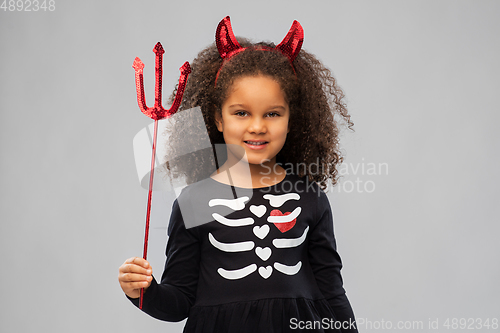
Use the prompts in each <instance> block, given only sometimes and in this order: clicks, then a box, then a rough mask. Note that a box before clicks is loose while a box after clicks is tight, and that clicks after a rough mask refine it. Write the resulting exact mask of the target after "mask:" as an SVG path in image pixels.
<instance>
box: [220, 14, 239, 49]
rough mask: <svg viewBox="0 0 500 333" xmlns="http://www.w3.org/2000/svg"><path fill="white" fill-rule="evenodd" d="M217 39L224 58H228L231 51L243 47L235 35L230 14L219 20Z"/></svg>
mask: <svg viewBox="0 0 500 333" xmlns="http://www.w3.org/2000/svg"><path fill="white" fill-rule="evenodd" d="M215 41H216V42H217V49H218V50H219V54H220V56H221V57H222V59H226V57H227V56H228V54H229V53H231V52H233V51H236V50H238V49H241V45H240V43H238V41H237V40H236V37H234V34H233V28H232V27H231V21H230V19H229V16H226V17H224V18H223V19H222V20H221V21H220V22H219V25H218V26H217V31H216V32H215Z"/></svg>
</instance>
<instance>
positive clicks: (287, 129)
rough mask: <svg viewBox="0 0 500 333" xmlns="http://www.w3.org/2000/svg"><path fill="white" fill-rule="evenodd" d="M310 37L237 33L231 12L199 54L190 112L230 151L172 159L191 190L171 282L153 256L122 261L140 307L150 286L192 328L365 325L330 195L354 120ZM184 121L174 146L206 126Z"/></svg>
mask: <svg viewBox="0 0 500 333" xmlns="http://www.w3.org/2000/svg"><path fill="white" fill-rule="evenodd" d="M302 40H303V31H302V27H301V26H300V24H299V23H298V22H296V21H295V22H294V24H293V25H292V28H291V29H290V31H289V33H288V34H287V36H286V37H285V39H284V40H283V41H282V42H281V43H280V44H278V45H277V46H276V45H275V44H273V43H264V42H261V43H257V44H253V43H251V42H249V41H248V40H246V39H243V38H238V39H236V38H235V37H234V35H233V33H232V29H231V25H230V21H229V17H226V18H224V19H223V20H222V21H221V22H220V23H219V26H218V28H217V33H216V43H215V44H214V45H211V46H209V47H207V48H206V49H205V50H203V51H202V52H201V53H200V54H199V55H198V57H197V58H196V59H195V60H194V61H193V63H192V74H191V76H190V77H189V81H188V84H187V88H186V91H185V93H184V97H183V104H182V108H183V109H187V108H191V107H194V106H199V107H200V108H201V110H202V113H203V116H204V120H205V124H206V131H207V132H208V135H209V137H210V140H211V143H212V144H213V145H214V147H215V146H217V145H218V144H225V147H226V149H224V153H225V156H223V157H221V156H220V154H216V156H215V158H213V157H212V156H213V154H210V152H208V154H205V153H206V152H199V153H198V154H192V155H188V156H184V158H183V159H181V160H177V161H175V163H169V164H168V165H167V168H168V169H169V171H170V172H171V174H172V175H173V176H175V177H179V176H182V177H184V178H185V179H186V180H187V181H188V182H189V183H191V185H189V186H188V187H186V188H185V189H184V190H183V191H182V193H181V194H180V196H179V198H178V199H177V200H176V201H175V202H174V204H173V207H172V215H171V217H170V223H169V227H168V234H169V239H168V243H167V250H166V255H167V261H166V264H165V270H164V272H163V275H162V278H161V281H160V283H158V282H157V281H156V280H155V278H154V277H153V276H152V268H151V266H150V265H149V263H148V262H147V261H145V260H143V259H142V258H137V257H134V258H130V259H128V260H127V261H125V263H124V264H123V265H122V266H121V267H120V269H119V282H120V285H121V287H122V289H123V291H124V292H125V294H126V295H127V297H128V298H129V299H130V300H131V301H132V302H133V303H134V304H135V305H136V306H138V304H139V295H140V289H141V288H145V289H146V290H145V293H144V304H143V311H144V312H146V313H148V314H150V315H151V316H153V317H155V318H158V319H161V320H167V321H181V320H183V319H185V318H186V317H187V318H188V320H187V322H186V326H185V328H184V332H296V331H308V332H357V329H356V325H355V318H354V314H353V311H352V309H351V305H350V303H349V301H348V299H347V297H346V294H345V290H344V289H343V286H342V278H341V274H340V270H341V267H342V263H341V260H340V257H339V255H338V253H337V251H336V243H335V238H334V234H333V216H332V213H331V208H330V205H329V202H328V199H327V197H326V195H325V193H324V192H323V190H324V189H325V188H326V186H327V182H328V181H330V182H331V183H332V184H333V185H335V184H336V181H337V176H338V174H337V167H338V165H339V164H340V163H341V162H342V156H341V153H340V149H339V146H338V139H339V126H338V125H339V124H338V122H339V121H343V123H345V124H347V126H348V127H349V128H351V127H352V126H353V123H352V122H351V120H350V116H349V114H348V113H347V109H346V107H345V104H344V103H343V100H342V99H343V97H344V94H343V92H342V90H341V89H340V88H339V87H338V86H337V84H336V81H335V79H334V78H333V77H332V76H331V74H330V71H329V70H328V69H326V68H325V67H324V66H323V65H322V64H321V63H320V62H319V61H318V60H317V59H316V58H315V57H314V56H313V55H312V54H310V53H307V52H306V51H304V50H301V46H302ZM174 95H175V91H174V94H173V95H172V96H174ZM335 116H337V118H335ZM176 126H180V125H175V126H174V128H171V130H172V131H173V133H174V135H172V136H170V137H171V138H172V139H171V141H170V148H169V149H170V152H175V149H176V148H175V147H176V146H178V144H179V143H181V142H184V143H185V141H186V140H197V135H202V134H203V131H204V130H205V129H194V130H191V132H190V133H189V135H186V133H185V132H181V131H180V129H179V128H175V127H176ZM175 133H178V134H175ZM176 140H177V141H176ZM202 164H203V165H207V164H208V165H213V169H212V170H210V173H207V171H204V170H207V169H206V168H200V167H199V166H200V165H202Z"/></svg>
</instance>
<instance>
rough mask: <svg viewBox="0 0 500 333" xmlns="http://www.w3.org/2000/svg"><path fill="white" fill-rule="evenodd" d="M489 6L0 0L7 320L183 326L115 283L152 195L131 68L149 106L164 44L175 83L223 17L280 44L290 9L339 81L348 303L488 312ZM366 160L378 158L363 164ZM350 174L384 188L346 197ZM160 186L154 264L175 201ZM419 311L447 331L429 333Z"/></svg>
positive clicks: (24, 325) (492, 25)
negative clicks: (137, 302) (141, 67)
mask: <svg viewBox="0 0 500 333" xmlns="http://www.w3.org/2000/svg"><path fill="white" fill-rule="evenodd" d="M499 13H500V2H498V1H307V2H303V1H286V2H285V1H283V2H278V1H252V2H250V1H246V2H239V1H225V2H224V1H175V2H174V1H143V2H138V1H106V2H105V1H56V10H55V11H53V12H49V11H47V12H31V13H30V12H9V11H3V10H1V11H0V42H1V43H0V73H1V74H0V89H1V90H0V91H1V98H0V109H1V113H0V117H1V118H0V129H1V130H0V135H1V140H0V149H1V150H0V151H1V164H0V167H1V173H0V182H1V183H0V191H1V215H0V216H1V224H0V250H1V251H0V253H1V275H0V282H1V283H0V295H1V297H0V331H1V332H138V331H139V330H141V331H143V332H181V330H182V327H183V323H165V322H160V321H157V320H155V319H152V318H150V317H148V316H147V315H145V314H143V313H141V312H140V311H139V310H138V309H136V308H135V307H134V306H132V304H130V302H129V301H128V300H126V298H125V297H124V296H123V293H122V291H121V289H120V287H119V285H118V282H117V274H118V267H119V266H120V265H121V264H122V262H123V261H124V260H125V259H126V258H128V257H131V256H141V255H142V242H143V232H144V220H145V210H146V196H147V191H145V190H144V189H142V188H141V187H140V185H139V182H138V179H137V175H136V171H135V164H134V159H133V152H132V138H133V136H134V135H135V134H136V133H137V132H138V131H139V130H141V129H142V128H143V127H144V126H146V125H148V124H149V123H150V119H149V118H147V117H146V116H144V115H143V114H142V113H141V112H140V111H139V108H138V107H137V102H136V95H135V84H134V71H133V69H132V62H133V60H134V58H135V57H136V56H139V57H140V58H141V59H142V60H143V61H144V63H145V64H146V67H145V85H146V96H147V103H148V104H150V105H151V104H152V103H153V96H154V91H153V86H154V53H153V52H152V51H151V50H152V48H153V46H154V45H155V43H156V42H157V41H161V42H162V43H163V45H164V48H165V50H166V53H165V56H164V95H168V93H169V91H171V90H172V88H173V87H174V85H175V83H176V82H177V80H178V77H179V72H178V68H179V67H180V66H181V65H182V64H183V62H184V61H186V60H189V61H191V60H192V59H193V58H194V57H195V56H196V54H197V52H198V51H200V50H201V49H202V48H203V47H205V46H206V45H208V44H210V43H212V42H213V39H214V32H215V28H216V26H217V23H218V22H219V20H220V19H222V18H223V17H224V16H225V15H230V16H231V20H232V22H233V28H234V31H235V33H236V35H241V36H245V37H249V38H252V39H254V40H255V41H259V40H270V41H274V42H279V41H281V39H282V38H283V37H284V36H285V34H286V32H287V31H288V29H289V27H290V25H291V23H292V21H293V20H294V19H297V20H298V21H299V22H300V23H301V24H302V26H303V27H304V30H305V41H304V46H303V47H304V48H305V49H307V50H308V51H311V52H313V53H314V54H316V55H318V57H319V58H320V59H321V60H322V61H323V62H324V63H325V64H326V65H327V66H328V67H329V68H331V69H332V71H333V73H334V75H335V77H336V78H337V79H338V82H339V84H340V85H341V86H342V88H343V89H344V90H345V92H346V95H347V102H348V106H349V107H350V112H351V113H352V119H353V121H354V122H355V129H356V132H354V133H352V132H349V131H346V132H344V134H343V138H342V139H343V144H342V146H343V149H344V150H345V155H346V160H345V163H346V165H347V166H348V167H350V168H351V169H350V170H351V171H350V172H349V173H348V174H346V175H345V176H344V177H343V178H342V181H341V183H340V187H338V188H336V189H333V190H332V191H330V193H329V197H330V199H331V203H332V208H333V211H334V214H335V231H336V235H337V240H338V247H339V252H340V254H341V256H342V258H343V261H344V263H345V266H344V269H343V276H344V281H345V288H346V289H347V292H348V296H349V298H350V300H351V303H352V306H353V308H354V310H355V313H356V315H357V317H358V318H365V319H366V320H369V321H372V322H379V325H380V323H381V322H382V320H385V321H386V322H387V321H391V322H392V323H393V324H394V325H396V323H397V322H398V321H420V320H421V321H423V322H424V324H425V327H424V329H420V330H411V329H408V330H404V331H418V332H425V331H432V332H436V331H443V332H444V331H447V330H446V329H445V328H444V327H442V326H441V325H442V324H443V323H444V321H445V320H446V318H473V319H476V318H482V319H483V320H485V319H486V318H490V320H491V318H499V317H500V312H499V310H500V304H499V301H498V299H499V297H500V285H499V283H498V281H499V277H500V264H499V262H498V253H499V250H500V248H499V245H498V235H499V231H500V227H499V224H498V213H499V204H498V198H499V193H498V185H499V176H498V174H497V172H496V171H497V166H498V164H499V158H498V155H497V152H498V140H499V135H498V133H497V127H498V124H499V121H498V120H499V116H498V111H499V107H498V105H497V96H498V91H499V90H500V80H499V78H500V67H499V62H498V59H500V41H499V38H498V32H499V31H500V21H499V20H498V17H499ZM369 163H376V164H379V163H385V164H386V166H387V167H388V168H387V170H388V171H387V172H381V173H379V174H375V175H369V174H368V173H367V172H365V173H364V174H362V173H361V167H362V166H365V167H366V168H368V167H369ZM356 166H358V167H359V169H358V172H357V173H356V174H355V172H354V171H353V170H355V168H356ZM365 171H366V170H365ZM355 181H358V183H360V184H366V185H368V186H373V185H375V188H373V187H368V189H370V190H372V189H373V190H372V191H371V193H367V191H364V190H363V192H361V191H357V190H354V191H351V192H349V189H350V188H351V187H349V186H350V185H353V184H355V183H354V182H355ZM349 182H351V183H350V185H349ZM370 182H373V184H372V183H370ZM158 193H160V194H158V195H156V194H155V202H154V203H155V206H154V216H153V222H152V223H153V229H152V231H151V246H150V261H151V262H152V264H153V267H154V273H155V274H156V275H157V276H159V275H161V271H162V266H163V260H164V255H163V252H164V246H165V244H164V242H165V240H166V236H165V227H166V225H167V221H168V214H169V210H170V206H171V202H172V199H173V196H172V195H171V194H169V193H161V192H158ZM429 318H430V319H431V320H436V319H438V320H439V325H440V327H439V329H437V330H429V329H427V325H428V321H429ZM373 325H376V323H375V324H373ZM360 330H362V331H365V332H368V331H384V330H381V329H379V330H376V329H375V328H371V329H370V328H369V327H363V326H361V327H360ZM400 331H403V330H400ZM475 331H485V332H487V331H494V330H492V329H490V330H486V329H483V330H475Z"/></svg>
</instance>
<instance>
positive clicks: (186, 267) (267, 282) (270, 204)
mask: <svg viewBox="0 0 500 333" xmlns="http://www.w3.org/2000/svg"><path fill="white" fill-rule="evenodd" d="M187 221H189V222H187ZM168 235H169V239H168V243H167V250H166V255H167V261H166V264H165V270H164V272H163V275H162V279H161V283H157V282H156V280H155V279H153V282H152V284H151V286H150V287H149V288H148V289H147V291H146V292H145V293H144V304H143V311H144V312H146V313H148V314H149V315H151V316H153V317H155V318H157V319H160V320H166V321H181V320H183V319H185V318H186V317H187V318H188V320H187V322H186V326H185V328H184V332H189V333H191V332H196V333H198V332H200V333H201V332H217V333H223V332H238V333H240V332H269V333H272V332H357V329H356V328H355V323H354V320H355V318H354V314H353V311H352V309H351V305H350V303H349V301H348V299H347V297H346V294H345V290H344V288H343V286H342V277H341V275H340V269H341V267H342V263H341V260H340V257H339V255H338V253H337V251H336V244H335V238H334V234H333V216H332V213H331V208H330V204H329V202H328V198H327V197H326V195H325V193H324V192H323V191H322V190H321V189H320V188H319V187H318V185H317V184H316V183H314V182H312V183H311V182H308V181H307V179H306V178H299V177H298V176H295V175H291V174H288V175H287V176H286V177H285V179H284V180H282V181H281V182H280V183H278V184H276V185H273V186H270V187H265V188H257V189H244V188H238V187H233V186H229V185H225V184H222V183H219V182H217V181H215V180H213V179H211V178H208V179H205V180H203V181H201V182H199V183H196V184H193V185H190V186H188V187H186V188H185V189H184V190H183V191H182V193H181V195H180V196H179V198H178V199H177V200H176V201H175V202H174V204H173V208H172V215H171V217H170V223H169V227H168ZM131 301H132V302H133V303H134V304H135V305H136V306H138V304H139V299H131ZM340 327H343V328H342V329H339V328H340Z"/></svg>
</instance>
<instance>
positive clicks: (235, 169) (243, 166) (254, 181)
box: [211, 158, 286, 188]
mask: <svg viewBox="0 0 500 333" xmlns="http://www.w3.org/2000/svg"><path fill="white" fill-rule="evenodd" d="M285 176H286V171H285V169H283V168H282V167H281V166H280V165H278V164H276V158H274V159H273V160H271V161H268V162H265V163H261V164H249V163H247V162H244V161H241V160H240V161H237V162H235V161H231V160H230V159H228V160H227V161H226V163H224V164H223V165H222V166H221V167H220V168H219V169H218V170H217V171H216V172H215V173H214V174H212V176H211V177H212V178H213V179H215V180H217V181H219V182H221V183H225V184H228V185H233V186H237V187H243V188H260V187H268V186H272V185H274V184H277V183H279V182H281V181H282V180H283V179H284V178H285Z"/></svg>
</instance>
